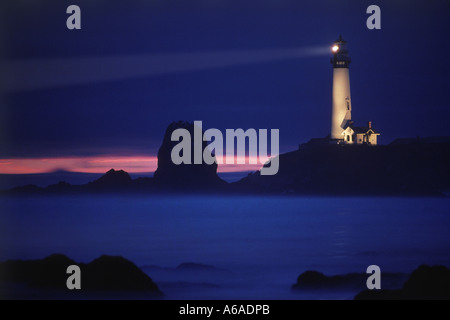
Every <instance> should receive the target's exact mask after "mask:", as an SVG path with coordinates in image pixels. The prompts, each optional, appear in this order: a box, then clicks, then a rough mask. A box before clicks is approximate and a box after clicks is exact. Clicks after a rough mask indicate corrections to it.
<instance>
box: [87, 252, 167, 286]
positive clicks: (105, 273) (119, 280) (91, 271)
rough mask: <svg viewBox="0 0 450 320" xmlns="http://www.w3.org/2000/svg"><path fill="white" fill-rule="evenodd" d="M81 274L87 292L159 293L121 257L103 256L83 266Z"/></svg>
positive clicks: (134, 267)
mask: <svg viewBox="0 0 450 320" xmlns="http://www.w3.org/2000/svg"><path fill="white" fill-rule="evenodd" d="M82 272H83V279H84V286H83V287H84V288H85V289H87V290H106V291H122V290H133V291H154V292H158V291H159V289H158V286H157V285H156V284H155V283H154V282H153V281H152V279H150V278H149V277H148V276H147V275H146V274H145V273H144V272H143V271H142V270H141V269H139V268H138V267H137V266H136V265H135V264H134V263H132V262H131V261H129V260H127V259H125V258H123V257H115V256H107V255H103V256H101V257H100V258H98V259H95V260H94V261H92V262H90V263H88V264H87V265H85V266H84V268H82Z"/></svg>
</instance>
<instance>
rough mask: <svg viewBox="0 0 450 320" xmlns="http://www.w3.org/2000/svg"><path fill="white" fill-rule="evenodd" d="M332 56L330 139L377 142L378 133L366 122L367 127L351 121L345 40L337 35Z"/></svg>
mask: <svg viewBox="0 0 450 320" xmlns="http://www.w3.org/2000/svg"><path fill="white" fill-rule="evenodd" d="M331 50H332V52H333V57H332V58H331V64H332V65H333V98H332V111H331V133H330V140H331V141H332V142H334V143H339V144H341V143H344V144H369V145H376V144H377V136H378V135H379V133H378V132H376V131H375V130H374V129H373V128H372V123H371V122H368V126H367V127H356V126H354V124H353V121H352V100H351V96H350V75H349V65H350V62H351V59H350V57H349V55H348V50H347V41H345V40H344V39H342V36H339V39H338V40H336V41H335V42H334V44H333V46H332V48H331Z"/></svg>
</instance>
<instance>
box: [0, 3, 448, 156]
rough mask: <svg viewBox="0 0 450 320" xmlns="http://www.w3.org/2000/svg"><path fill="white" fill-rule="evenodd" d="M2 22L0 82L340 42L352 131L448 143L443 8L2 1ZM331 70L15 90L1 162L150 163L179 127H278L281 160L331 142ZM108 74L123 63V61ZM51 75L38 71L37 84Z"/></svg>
mask: <svg viewBox="0 0 450 320" xmlns="http://www.w3.org/2000/svg"><path fill="white" fill-rule="evenodd" d="M70 4H77V5H79V6H80V7H81V12H82V29H81V30H76V31H69V30H67V28H66V18H67V17H68V15H67V14H66V13H65V11H66V8H67V6H68V5H70ZM371 4H377V5H379V6H380V7H381V19H382V21H381V25H382V29H381V30H368V29H367V28H366V19H367V17H368V15H367V14H366V8H367V7H368V6H369V5H371ZM0 21H1V22H0V29H1V31H0V32H1V33H0V37H1V38H0V41H1V42H0V55H1V62H0V65H3V66H7V67H6V69H7V70H8V71H9V72H8V73H6V74H5V72H3V73H2V75H1V79H0V80H1V81H0V83H2V84H5V83H8V79H11V78H14V77H15V75H14V70H15V69H14V67H11V66H14V65H21V64H23V63H27V61H31V62H30V63H31V68H33V66H36V68H38V66H39V61H50V62H51V61H54V60H57V59H61V58H65V59H67V61H68V62H67V63H68V64H70V63H71V62H70V61H73V60H76V59H79V58H80V57H81V58H85V57H99V58H102V57H111V56H112V57H114V56H130V55H149V56H152V55H156V54H162V55H167V56H170V55H171V54H185V53H208V52H219V53H226V52H228V51H230V52H240V51H246V50H251V51H252V52H253V51H255V52H258V51H261V50H275V51H276V50H282V49H290V48H304V47H316V46H329V45H331V43H332V42H333V41H334V40H336V38H337V37H338V36H339V34H342V35H343V37H344V38H345V39H346V40H347V41H348V48H349V51H350V56H351V57H352V64H351V66H350V80H351V93H352V104H353V118H354V120H355V121H356V122H357V123H359V124H361V125H362V124H364V123H365V122H366V121H367V120H372V121H373V125H374V127H375V128H376V129H377V130H379V131H380V132H381V137H380V141H381V143H383V144H385V143H389V142H390V141H392V140H393V139H395V138H397V137H415V136H437V135H448V134H449V129H448V124H449V121H450V90H449V88H450V61H449V58H448V57H449V52H450V6H449V4H448V3H447V1H445V0H428V1H425V0H424V1H406V0H405V1H403V0H402V1H397V0H395V1H372V0H371V1H335V0H333V1H332V0H327V1H323V0H320V1H309V2H306V1H297V0H282V1H280V0H265V1H261V0H259V1H249V0H239V1H231V0H203V1H200V0H182V1H181V0H180V1H170V0H160V1H156V0H155V1H143V0H140V1H137V0H131V1H110V0H108V1H106V0H104V1H78V0H77V1H49V0H46V1H43V0H42V1H16V0H6V1H2V3H1V4H0ZM329 60H330V55H317V56H314V57H302V58H297V59H295V58H291V59H282V60H275V61H267V62H261V63H248V64H239V65H235V66H226V67H218V68H207V69H203V70H191V71H186V72H171V73H167V74H163V73H162V74H153V75H152V74H150V75H138V76H135V77H127V78H124V79H120V80H114V79H113V80H110V81H105V79H103V80H102V81H94V82H88V83H81V84H80V83H76V84H70V81H68V84H67V85H61V86H53V87H52V86H48V87H44V88H36V89H32V88H31V89H30V88H29V87H27V86H26V85H25V84H24V88H25V89H23V90H21V89H20V83H19V86H18V87H19V89H17V88H16V89H14V90H7V89H4V88H3V89H0V94H1V96H0V158H10V157H54V156H67V155H73V156H82V155H88V154H89V155H95V154H148V155H155V154H156V152H157V149H158V148H159V145H160V143H161V141H162V137H163V134H164V130H165V128H166V127H167V125H168V124H169V123H170V122H172V121H176V120H191V121H193V120H202V121H203V124H204V126H205V127H207V128H210V127H213V128H219V129H223V130H224V129H226V128H243V129H247V128H256V129H258V128H268V129H270V128H277V129H280V145H281V151H282V152H284V151H289V150H292V149H295V148H296V147H297V145H298V143H301V142H306V141H308V140H309V139H310V138H313V137H324V136H326V135H327V134H328V133H329V130H330V119H331V81H332V67H331V64H330V62H329ZM36 61H37V63H36V64H34V62H36ZM65 61H66V60H65ZM136 63H137V62H136ZM110 67H111V66H110V65H108V66H105V68H110ZM114 67H115V68H117V70H120V69H121V68H125V67H126V66H125V65H122V64H121V63H120V60H119V61H118V63H117V65H115V66H114ZM135 67H136V66H135ZM137 68H139V66H138V67H137ZM143 68H145V66H143ZM100 69H101V68H100ZM74 70H75V69H74ZM54 72H56V71H55V70H52V69H48V70H45V69H42V70H41V69H38V74H39V77H42V79H41V80H42V82H47V81H51V79H52V77H54ZM90 72H91V71H90V70H89V69H86V70H75V71H74V73H76V74H78V73H80V74H84V75H86V74H87V75H89V73H90ZM95 72H96V73H100V76H101V73H102V71H101V70H100V71H99V70H97V69H96V70H95ZM105 72H106V70H105ZM56 73H57V72H56ZM35 74H36V73H34V77H35ZM22 76H23V75H22ZM73 77H74V74H67V79H71V78H73ZM21 81H22V80H21ZM34 81H36V79H35V80H34ZM6 87H7V86H6Z"/></svg>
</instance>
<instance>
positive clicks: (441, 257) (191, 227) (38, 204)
mask: <svg viewBox="0 0 450 320" xmlns="http://www.w3.org/2000/svg"><path fill="white" fill-rule="evenodd" d="M0 210H1V212H0V261H3V260H7V259H41V258H44V257H46V256H48V255H50V254H53V253H62V254H65V255H67V256H68V257H70V258H72V259H74V260H75V261H79V262H86V263H87V262H90V261H92V260H93V259H95V258H97V257H99V256H100V255H102V254H108V255H120V256H123V257H125V258H127V259H129V260H131V261H133V262H134V263H135V264H136V265H137V266H139V267H142V269H143V270H144V271H145V272H146V273H147V274H149V276H150V277H151V278H152V279H153V280H154V281H155V282H156V283H157V284H158V285H159V287H160V288H161V290H162V291H163V292H164V293H165V298H166V299H301V298H307V299H310V298H320V299H322V298H324V299H327V298H331V299H351V298H352V297H353V296H354V294H355V292H352V291H349V292H347V291H341V292H303V293H297V294H296V293H293V292H291V290H290V288H291V285H292V284H294V283H295V282H296V279H297V277H298V276H299V275H300V274H301V273H302V272H304V271H307V270H317V271H320V272H323V273H324V274H326V275H336V274H344V273H350V272H357V273H365V272H366V269H367V267H368V266H369V265H378V266H379V267H380V268H381V272H382V274H383V272H389V273H392V272H400V273H410V272H411V271H412V270H414V269H415V268H417V267H418V266H419V265H420V264H429V265H436V264H440V265H445V266H447V267H450V236H449V235H450V199H447V198H407V197H405V198H402V197H381V198H380V197H271V196H173V195H170V196H169V195H167V196H160V195H159V196H154V195H149V196H129V195H127V196H111V195H100V196H80V195H77V196H39V197H38V196H22V197H1V198H0ZM187 262H190V263H195V265H191V268H183V267H177V266H179V265H180V264H183V263H187ZM197 264H198V265H197ZM203 265H208V266H207V267H205V266H203Z"/></svg>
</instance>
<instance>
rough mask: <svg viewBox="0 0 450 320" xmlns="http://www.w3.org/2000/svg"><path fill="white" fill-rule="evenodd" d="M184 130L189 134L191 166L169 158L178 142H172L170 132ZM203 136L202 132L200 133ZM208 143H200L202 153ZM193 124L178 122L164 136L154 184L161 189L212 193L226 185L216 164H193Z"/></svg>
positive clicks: (171, 125) (170, 126)
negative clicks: (177, 162)
mask: <svg viewBox="0 0 450 320" xmlns="http://www.w3.org/2000/svg"><path fill="white" fill-rule="evenodd" d="M180 128H182V129H186V130H187V131H189V132H190V134H191V151H192V152H191V164H179V165H176V164H174V163H173V161H172V158H171V153H172V149H173V147H174V146H176V145H177V144H178V143H179V141H172V140H171V136H172V132H173V131H175V130H176V129H180ZM202 134H203V132H202ZM207 145H208V143H207V142H206V141H202V152H203V150H205V148H207ZM193 150H194V124H193V123H191V122H185V121H178V122H173V123H171V124H170V125H169V126H168V127H167V129H166V132H165V134H164V139H163V143H162V145H161V147H160V148H159V151H158V169H157V170H156V171H155V174H154V179H155V183H156V184H157V185H158V186H159V187H162V188H165V189H171V190H184V191H190V190H204V191H208V190H209V191H213V190H217V189H218V188H223V187H224V186H226V185H227V183H226V182H225V181H223V180H222V179H220V178H219V176H218V175H217V164H216V163H213V164H207V163H205V162H204V161H203V157H202V163H201V164H194V152H193Z"/></svg>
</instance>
